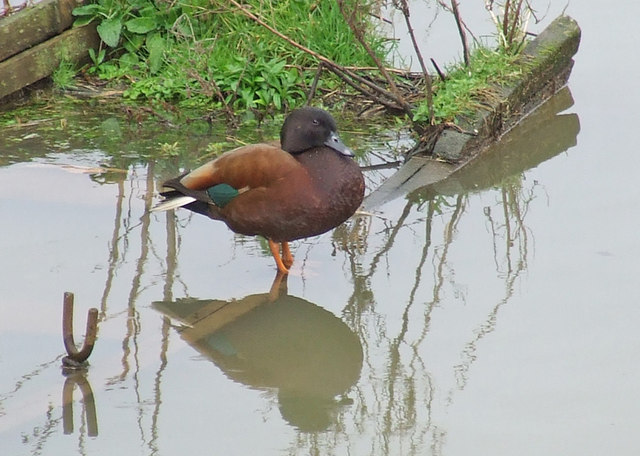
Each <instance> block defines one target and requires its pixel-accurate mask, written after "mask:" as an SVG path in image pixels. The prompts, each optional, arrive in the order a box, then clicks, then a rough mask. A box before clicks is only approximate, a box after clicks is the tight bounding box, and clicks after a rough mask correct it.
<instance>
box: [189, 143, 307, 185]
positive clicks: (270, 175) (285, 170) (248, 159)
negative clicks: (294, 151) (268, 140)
mask: <svg viewBox="0 0 640 456" xmlns="http://www.w3.org/2000/svg"><path fill="white" fill-rule="evenodd" d="M300 166H301V165H300V163H299V162H298V161H297V160H296V159H295V158H293V156H292V155H291V154H289V153H287V152H285V151H283V150H282V149H280V148H279V147H276V146H273V145H270V144H252V145H249V146H243V147H240V148H238V149H234V150H231V151H229V152H226V153H225V154H223V155H221V156H220V157H219V158H217V159H215V160H212V161H210V162H208V163H205V164H204V165H202V166H200V167H199V168H196V169H194V170H193V171H191V172H190V173H188V174H186V175H185V176H183V177H182V178H181V179H180V183H181V184H182V185H184V186H185V187H186V188H189V189H191V190H206V189H208V188H211V187H212V186H214V185H218V184H228V185H230V186H231V187H233V188H235V189H236V190H241V189H254V188H258V187H265V186H268V185H270V184H272V183H273V182H275V181H277V180H279V179H282V178H284V177H285V176H287V175H288V174H290V173H291V172H292V171H294V170H296V169H298V168H300Z"/></svg>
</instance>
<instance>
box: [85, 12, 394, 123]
mask: <svg viewBox="0 0 640 456" xmlns="http://www.w3.org/2000/svg"><path fill="white" fill-rule="evenodd" d="M242 4H243V6H245V7H246V8H247V9H248V10H250V11H251V12H252V13H254V14H257V15H259V16H260V17H261V18H262V19H263V20H264V21H265V22H267V23H268V24H269V25H271V26H272V27H274V28H276V29H277V30H278V31H280V32H281V33H283V34H285V35H286V36H287V37H289V38H291V39H292V40H294V41H296V42H298V43H300V44H302V45H304V46H306V47H308V48H310V49H312V50H313V51H316V52H318V53H320V54H322V55H324V56H326V57H328V58H330V59H332V60H334V61H336V62H337V63H339V64H342V65H346V66H351V65H356V66H369V65H372V64H373V62H372V61H371V58H370V56H369V55H368V54H367V53H366V52H365V51H364V50H363V49H362V48H361V47H360V46H358V45H356V44H355V43H356V41H355V39H354V37H353V33H352V31H351V30H350V29H349V27H348V25H347V24H346V23H345V21H344V19H343V17H342V15H341V13H340V11H339V9H338V6H337V3H336V2H333V1H331V2H325V1H317V2H308V1H306V0H291V1H287V2H283V1H280V0H245V1H243V3H242ZM74 15H76V16H77V20H76V23H77V24H78V25H82V24H85V23H88V22H90V21H93V20H96V21H97V22H99V25H98V33H99V34H100V37H101V38H102V41H103V42H104V43H106V44H107V45H108V46H109V48H105V49H102V50H100V51H99V52H97V53H96V52H93V53H92V55H91V58H92V60H93V63H94V64H93V66H92V68H90V69H89V72H90V73H93V74H96V75H97V76H98V77H100V78H102V79H106V80H109V81H123V82H125V83H126V86H127V89H126V91H125V92H124V95H125V97H127V98H130V99H134V100H135V99H155V100H162V101H170V102H173V103H177V104H178V105H180V106H185V107H205V106H206V107H209V108H223V107H224V108H225V109H232V110H233V111H236V110H246V109H258V110H263V109H266V108H271V107H272V108H275V109H276V110H280V109H282V108H284V107H291V106H295V105H299V104H301V103H302V102H303V101H304V99H305V97H306V90H307V87H308V85H309V84H310V83H311V80H312V79H313V77H314V74H315V68H316V67H317V65H318V62H317V61H316V60H315V59H313V58H312V57H311V56H309V55H308V54H306V53H304V52H302V51H300V50H298V49H296V48H294V47H293V46H291V45H290V44H288V43H286V42H285V41H284V40H282V39H281V38H278V37H276V36H275V35H273V34H272V33H271V32H269V31H268V30H267V29H265V28H264V27H262V26H261V25H260V24H258V23H256V22H255V21H253V20H251V19H249V18H248V17H246V16H245V15H244V14H242V13H241V12H240V11H238V10H237V8H235V7H233V6H231V5H230V4H229V2H227V1H226V0H212V1H208V0H207V1H204V0H186V1H185V2H183V3H177V2H154V1H152V0H134V1H133V2H131V1H126V0H98V1H97V3H93V4H90V5H86V6H81V7H79V8H76V9H75V10H74ZM370 42H371V45H372V47H373V49H375V51H376V52H377V53H378V54H379V55H380V56H381V58H382V59H383V60H384V56H385V55H386V53H387V49H386V43H387V42H386V41H385V40H384V39H382V38H380V37H377V36H376V35H375V34H374V33H371V36H370ZM107 53H111V54H112V55H113V56H114V57H115V58H112V59H110V60H109V59H107V57H108V55H107ZM322 83H323V84H331V80H330V79H329V80H324V81H323V82H322Z"/></svg>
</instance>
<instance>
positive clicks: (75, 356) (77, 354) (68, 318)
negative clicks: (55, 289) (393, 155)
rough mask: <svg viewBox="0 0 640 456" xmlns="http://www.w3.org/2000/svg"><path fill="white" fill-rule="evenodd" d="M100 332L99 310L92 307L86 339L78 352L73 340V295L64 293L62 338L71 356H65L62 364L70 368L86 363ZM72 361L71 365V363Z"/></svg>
mask: <svg viewBox="0 0 640 456" xmlns="http://www.w3.org/2000/svg"><path fill="white" fill-rule="evenodd" d="M97 331H98V309H96V308H95V307H92V308H91V309H89V312H88V315H87V331H86V333H85V337H84V343H83V344H82V348H81V349H80V350H78V349H77V348H76V343H75V341H74V339H73V293H71V292H69V291H66V292H65V293H64V301H63V308H62V337H63V339H64V348H65V349H66V350H67V354H68V355H69V356H65V357H64V358H63V359H62V362H63V363H64V364H65V365H66V366H69V364H71V365H72V366H73V365H74V364H77V366H75V367H80V366H79V364H82V363H84V362H85V361H86V360H87V358H89V355H90V354H91V352H92V351H93V345H94V344H95V342H96V333H97ZM69 361H70V363H69Z"/></svg>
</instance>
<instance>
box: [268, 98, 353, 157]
mask: <svg viewBox="0 0 640 456" xmlns="http://www.w3.org/2000/svg"><path fill="white" fill-rule="evenodd" d="M337 130H338V128H337V127H336V121H335V120H333V117H331V115H330V114H329V113H328V112H326V111H323V110H322V109H319V108H310V107H307V108H300V109H296V110H294V111H292V112H291V114H289V116H288V117H287V118H286V119H285V121H284V124H283V125H282V130H281V131H280V144H281V147H282V149H283V150H286V151H287V152H289V153H291V154H296V153H300V152H304V151H305V150H308V149H312V148H314V147H323V146H326V147H330V148H331V149H333V150H335V151H336V152H338V153H340V154H342V155H345V156H347V157H353V152H352V151H351V149H349V148H348V147H347V146H345V145H344V143H343V142H342V141H341V140H340V137H339V136H338V133H337Z"/></svg>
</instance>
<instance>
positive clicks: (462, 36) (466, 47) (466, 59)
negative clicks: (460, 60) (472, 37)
mask: <svg viewBox="0 0 640 456" xmlns="http://www.w3.org/2000/svg"><path fill="white" fill-rule="evenodd" d="M451 10H452V11H453V17H455V19H456V25H457V26H458V33H459V34H460V41H462V54H463V56H464V64H465V66H466V67H467V68H468V67H469V65H470V64H471V57H470V56H469V45H468V43H467V35H466V34H465V32H464V27H463V26H462V24H463V22H462V18H461V17H460V10H459V9H458V1H457V0H451Z"/></svg>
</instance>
